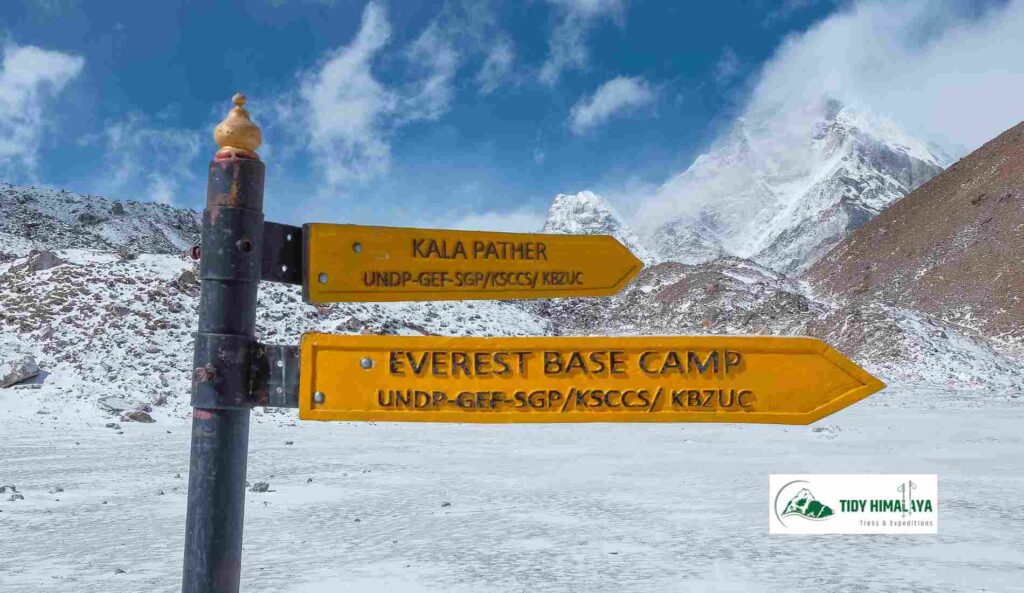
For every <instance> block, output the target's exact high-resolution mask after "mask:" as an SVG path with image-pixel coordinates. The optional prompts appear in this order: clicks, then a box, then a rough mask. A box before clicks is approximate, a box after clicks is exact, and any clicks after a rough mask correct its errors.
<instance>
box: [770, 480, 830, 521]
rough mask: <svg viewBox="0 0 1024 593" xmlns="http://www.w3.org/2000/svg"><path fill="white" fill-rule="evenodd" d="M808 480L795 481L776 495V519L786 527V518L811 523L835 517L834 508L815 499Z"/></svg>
mask: <svg viewBox="0 0 1024 593" xmlns="http://www.w3.org/2000/svg"><path fill="white" fill-rule="evenodd" d="M809 485H810V484H809V483H808V482H807V481H806V480H794V481H792V482H790V483H788V484H786V485H785V486H783V487H782V488H779V492H778V494H776V495H775V505H774V506H775V518H776V519H778V520H779V523H781V524H782V525H785V524H786V522H785V518H786V517H793V516H797V517H802V518H804V519H807V520H809V521H825V520H827V519H831V518H832V517H834V516H835V514H836V512H835V511H834V510H832V507H830V506H828V505H827V504H825V503H823V502H821V501H820V500H818V499H817V498H815V497H814V494H813V493H812V492H811V489H810V488H809Z"/></svg>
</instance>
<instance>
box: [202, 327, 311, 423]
mask: <svg viewBox="0 0 1024 593" xmlns="http://www.w3.org/2000/svg"><path fill="white" fill-rule="evenodd" d="M192 368H193V371H192V406H193V407H196V408H205V409H248V408H252V407H254V406H266V407H278V408H298V407H299V347H298V346H277V345H267V344H260V343H258V342H257V341H256V340H255V339H254V338H250V337H247V336H236V335H229V334H214V333H198V334H196V349H195V358H194V361H193V367H192Z"/></svg>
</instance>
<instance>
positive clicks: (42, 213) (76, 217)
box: [0, 182, 202, 255]
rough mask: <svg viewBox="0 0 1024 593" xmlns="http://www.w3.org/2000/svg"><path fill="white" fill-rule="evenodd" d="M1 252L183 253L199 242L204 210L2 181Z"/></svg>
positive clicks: (0, 201)
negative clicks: (71, 250) (96, 251)
mask: <svg viewBox="0 0 1024 593" xmlns="http://www.w3.org/2000/svg"><path fill="white" fill-rule="evenodd" d="M0 213H2V216H0V251H7V252H11V253H15V254H19V255H23V254H25V253H27V252H28V251H29V250H31V249H47V250H53V249H65V248H87V249H105V250H109V251H114V250H115V249H117V248H122V249H126V250H128V251H130V252H133V253H181V252H183V251H185V250H186V249H188V247H189V246H191V245H194V244H195V243H197V242H198V241H199V234H200V231H201V229H202V219H201V217H200V214H199V213H198V212H194V211H192V210H184V209H180V208H173V207H171V206H167V205H165V204H157V203H153V202H147V203H142V202H134V201H127V202H120V201H115V200H108V199H106V198H101V197H99V196H83V195H79V194H74V193H71V192H68V191H64V190H61V189H46V188H35V187H23V186H16V185H10V184H7V183H2V182H0Z"/></svg>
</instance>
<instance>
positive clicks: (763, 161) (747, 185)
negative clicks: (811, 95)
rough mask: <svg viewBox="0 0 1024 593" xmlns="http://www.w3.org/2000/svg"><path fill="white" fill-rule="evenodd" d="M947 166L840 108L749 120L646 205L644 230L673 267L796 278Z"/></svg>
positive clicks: (932, 150) (934, 153)
mask: <svg viewBox="0 0 1024 593" xmlns="http://www.w3.org/2000/svg"><path fill="white" fill-rule="evenodd" d="M949 161H950V158H949V157H948V156H946V154H945V152H943V151H942V150H940V149H938V148H937V147H934V146H932V145H930V144H928V143H925V142H921V141H918V140H916V139H914V138H912V137H911V136H909V135H908V134H906V133H904V132H903V131H901V130H900V129H899V128H898V127H897V126H896V125H895V124H893V123H891V122H888V121H886V120H883V119H880V118H876V117H872V116H870V115H868V114H865V113H861V112H857V111H854V110H852V109H850V108H848V107H845V106H843V105H841V104H840V103H838V102H836V101H824V102H823V103H821V104H820V105H813V106H810V107H808V108H807V110H806V111H803V112H796V113H793V112H787V113H759V114H748V115H747V116H745V117H743V118H740V119H739V120H737V122H736V123H735V124H734V126H733V128H732V130H731V132H730V133H729V134H728V135H727V136H726V137H725V138H724V139H723V140H722V141H721V142H719V143H718V145H716V146H715V147H714V148H713V149H712V151H711V152H709V153H708V154H705V155H702V156H700V157H698V158H697V159H696V160H695V161H694V163H693V164H692V165H691V166H690V167H689V168H688V169H687V170H686V171H684V172H683V173H681V174H679V175H677V176H676V177H674V178H672V179H670V180H669V181H668V182H666V183H665V184H664V185H663V186H662V187H661V188H659V189H658V191H657V192H656V193H655V194H654V195H653V196H651V197H649V198H648V200H647V203H646V204H645V206H644V207H643V208H642V209H641V214H640V223H641V224H642V225H643V227H642V231H643V236H645V237H648V241H649V243H651V244H652V245H653V246H654V248H655V250H656V251H657V252H658V253H659V254H660V255H661V256H662V257H663V258H664V259H665V260H667V261H677V262H682V263H698V262H703V261H708V260H710V259H713V258H715V257H719V256H722V255H733V256H739V257H743V258H747V259H751V260H754V261H757V262H758V263H761V264H762V265H765V266H767V267H770V268H772V269H774V270H777V271H780V272H784V273H787V274H796V273H799V272H801V271H803V270H805V269H806V268H808V267H809V266H810V265H812V264H813V263H814V262H815V261H817V260H818V259H819V258H821V257H822V256H823V255H825V253H827V252H828V251H829V250H831V249H832V248H833V247H834V246H835V245H836V244H838V243H839V242H840V241H841V240H842V239H843V238H845V237H846V236H847V235H848V234H849V233H850V232H852V231H853V230H854V229H856V228H858V227H859V226H860V225H862V224H864V223H865V222H867V221H868V220H870V219H871V218H872V217H874V216H875V215H876V214H878V213H879V212H880V211H881V210H882V209H884V208H885V207H886V206H888V205H889V204H892V203H893V202H895V201H896V200H899V199H900V198H902V197H903V196H905V195H906V194H907V193H908V192H910V191H911V190H913V189H914V188H916V187H917V186H919V185H920V184H922V183H923V182H925V181H927V180H928V179H930V178H931V177H932V176H934V175H935V174H937V173H938V172H939V171H941V170H942V167H943V166H945V165H946V164H948V162H949Z"/></svg>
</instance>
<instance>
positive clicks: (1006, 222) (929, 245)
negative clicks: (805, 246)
mask: <svg viewBox="0 0 1024 593" xmlns="http://www.w3.org/2000/svg"><path fill="white" fill-rule="evenodd" d="M1022 227H1024V123H1022V124H1018V125H1017V126H1015V127H1013V128H1011V129H1009V130H1007V131H1006V132H1004V133H1003V134H1001V135H1000V136H999V137H997V138H995V139H994V140H992V141H990V142H989V143H987V144H985V145H984V146H982V147H981V148H979V149H978V150H976V151H974V152H973V153H971V154H970V155H968V156H966V157H964V158H963V159H962V160H960V161H959V162H957V163H956V164H954V165H952V166H950V167H949V168H948V169H947V170H946V171H945V172H943V173H942V174H940V175H939V176H937V177H935V178H934V179H932V180H931V181H929V182H928V183H926V184H925V185H923V186H921V187H920V188H918V189H917V190H916V191H914V192H912V193H911V194H910V195H908V196H907V197H906V198H904V199H903V200H900V201H899V202H897V203H895V204H894V205H893V206H891V207H890V208H888V209H886V210H885V211H883V212H882V213H881V214H880V215H879V216H877V217H875V218H874V219H872V220H870V221H869V222H867V223H865V224H864V225H863V226H861V227H860V228H859V229H857V230H856V231H855V232H854V233H853V234H852V235H851V236H850V237H849V238H848V239H846V240H845V241H843V242H842V243H841V244H840V245H839V246H838V247H836V248H835V249H834V250H833V251H832V252H830V253H829V254H828V255H827V256H826V257H825V258H823V259H822V260H821V261H819V262H818V263H817V264H816V265H815V266H814V267H813V268H811V269H810V270H809V271H808V273H807V274H806V278H807V279H808V280H809V281H810V282H811V283H812V284H813V285H814V286H815V287H817V288H818V289H820V290H821V291H822V292H824V293H827V294H831V295H838V296H842V297H850V298H864V297H871V298H874V299H877V300H880V301H881V302H883V303H888V304H891V305H896V306H902V307H908V308H913V309H916V310H920V311H925V312H927V313H930V314H933V315H937V316H938V317H939V318H941V319H944V320H946V321H950V322H953V323H957V324H961V325H967V326H971V327H974V328H976V329H978V330H979V331H981V332H983V333H985V334H987V335H990V336H998V337H1006V338H1014V337H1021V336H1024V309H1022V308H1021V306H1020V292H1021V286H1024V269H1022V267H1021V265H1020V262H1021V261H1022V259H1024V239H1022V234H1021V231H1020V229H1021V228H1022Z"/></svg>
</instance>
